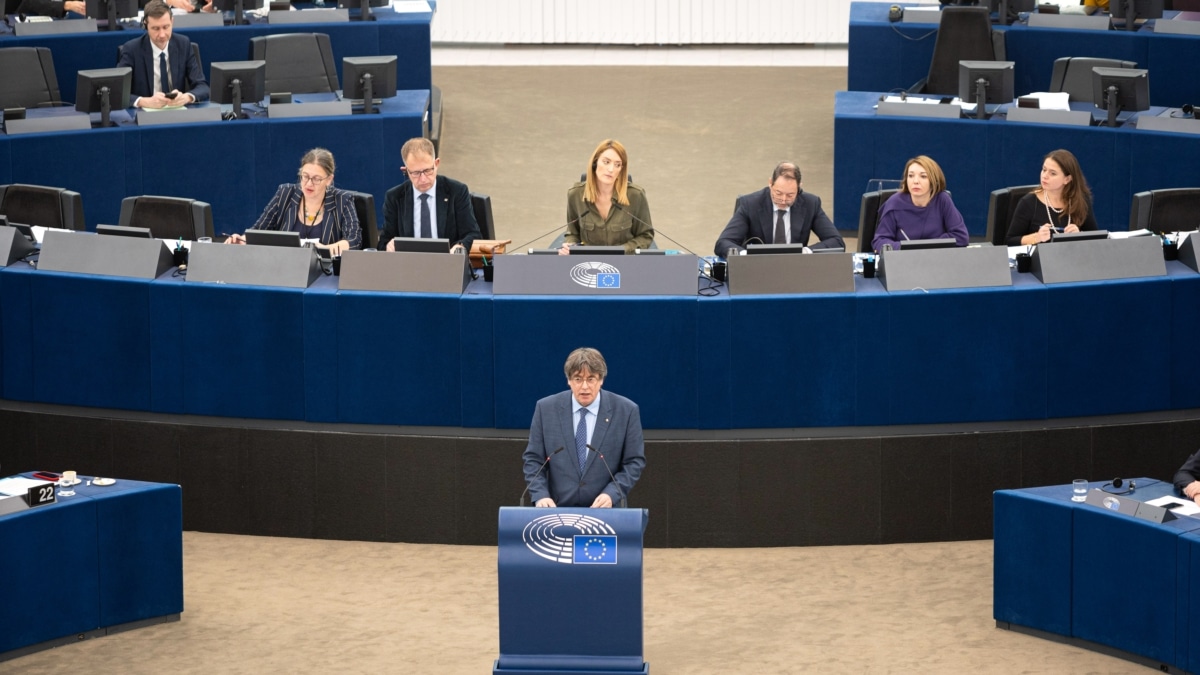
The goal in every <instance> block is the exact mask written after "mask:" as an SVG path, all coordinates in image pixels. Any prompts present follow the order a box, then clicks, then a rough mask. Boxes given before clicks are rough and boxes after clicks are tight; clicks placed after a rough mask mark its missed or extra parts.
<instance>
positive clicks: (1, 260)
mask: <svg viewBox="0 0 1200 675" xmlns="http://www.w3.org/2000/svg"><path fill="white" fill-rule="evenodd" d="M36 249H37V247H36V246H34V245H33V242H31V241H29V240H28V239H26V238H25V235H24V234H23V233H22V232H21V231H20V230H18V229H17V228H15V227H0V267H8V266H9V265H11V264H13V263H14V262H16V261H18V260H20V259H21V258H24V257H25V256H27V255H29V253H30V252H31V251H34V250H36Z"/></svg>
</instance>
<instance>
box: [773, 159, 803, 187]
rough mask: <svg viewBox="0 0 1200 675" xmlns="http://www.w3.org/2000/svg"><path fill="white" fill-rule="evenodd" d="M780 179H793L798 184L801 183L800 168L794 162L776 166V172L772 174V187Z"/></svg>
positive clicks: (781, 163)
mask: <svg viewBox="0 0 1200 675" xmlns="http://www.w3.org/2000/svg"><path fill="white" fill-rule="evenodd" d="M780 178H791V179H792V180H794V181H796V182H797V183H799V182H800V167H799V166H796V164H795V163H793V162H780V163H779V164H776V165H775V171H773V172H772V173H771V185H774V184H775V181H777V180H779V179H780Z"/></svg>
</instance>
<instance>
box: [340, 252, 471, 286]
mask: <svg viewBox="0 0 1200 675" xmlns="http://www.w3.org/2000/svg"><path fill="white" fill-rule="evenodd" d="M469 280H470V272H469V271H468V267H467V256H465V255H462V254H458V253H407V252H403V251H397V252H394V253H391V252H382V251H346V252H345V253H343V254H342V274H341V276H340V277H338V290H339V291H396V292H401V293H451V294H454V295H461V294H462V292H463V289H465V288H466V287H467V283H468V281H469Z"/></svg>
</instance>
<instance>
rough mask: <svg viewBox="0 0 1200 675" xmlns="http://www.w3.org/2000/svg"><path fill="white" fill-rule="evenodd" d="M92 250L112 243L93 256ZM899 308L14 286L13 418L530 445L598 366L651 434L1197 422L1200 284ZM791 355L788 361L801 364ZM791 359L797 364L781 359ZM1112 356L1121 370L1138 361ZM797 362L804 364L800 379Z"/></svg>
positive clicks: (876, 301)
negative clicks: (34, 412) (556, 403)
mask: <svg viewBox="0 0 1200 675" xmlns="http://www.w3.org/2000/svg"><path fill="white" fill-rule="evenodd" d="M79 236H91V235H79ZM1167 268H1168V270H1169V274H1168V275H1167V276H1164V277H1159V278H1152V279H1137V280H1127V281H1110V282H1090V283H1081V284H1060V285H1052V286H1044V285H1042V284H1041V283H1039V282H1038V281H1037V280H1036V278H1034V277H1032V276H1031V275H1028V274H1016V273H1013V275H1012V278H1013V286H1012V287H1000V288H985V289H975V290H937V291H932V292H928V293H927V292H923V291H902V292H894V293H888V292H886V291H884V290H883V288H882V286H881V285H880V283H879V281H878V280H877V279H858V280H857V290H856V291H855V292H853V293H845V294H815V295H793V296H782V295H780V296H762V297H733V298H731V297H729V296H725V295H719V296H715V297H691V298H678V297H655V296H640V297H630V296H624V297H621V296H617V297H609V298H587V297H553V296H525V297H518V296H500V297H495V296H492V295H491V292H490V291H491V289H490V285H489V284H486V283H484V282H482V281H475V282H472V283H471V284H470V285H469V286H468V289H467V292H466V293H465V294H463V295H462V296H458V295H436V294H402V293H374V292H363V291H346V292H339V291H337V278H336V277H321V278H319V279H318V280H317V281H316V282H315V283H314V284H313V286H312V287H310V288H309V289H307V290H301V289H283V288H258V287H248V286H237V285H232V284H230V285H226V284H205V283H197V282H187V281H184V280H182V279H181V278H178V277H174V276H172V274H171V273H166V274H164V275H163V276H162V277H160V278H159V279H157V280H154V281H145V280H125V279H114V278H104V277H89V276H85V275H73V274H59V273H43V272H36V271H33V270H32V269H30V268H29V266H28V265H26V264H24V263H20V264H17V265H13V266H11V267H7V268H3V269H0V309H2V310H3V313H2V314H0V338H2V339H3V344H2V345H0V357H2V359H3V363H2V364H0V366H2V367H0V372H2V373H3V378H2V383H3V391H2V392H0V396H2V397H3V398H7V399H13V400H23V401H36V402H45V403H67V404H73V405H90V406H98V407H109V408H121V409H130V410H149V411H152V412H162V413H181V414H194V415H219V416H235V417H251V418H266V419H289V420H307V421H312V422H345V423H364V424H394V425H415V426H466V427H481V428H504V429H521V428H525V427H527V426H528V424H529V419H530V416H531V415H532V411H533V406H534V403H535V402H536V401H537V400H538V399H539V398H542V397H544V396H548V395H550V394H553V393H555V392H557V391H561V390H562V389H564V388H565V386H566V385H565V382H564V380H565V376H564V375H563V374H562V370H561V364H562V362H563V361H564V360H565V358H566V356H567V354H568V353H569V352H570V351H571V350H573V349H575V348H576V347H579V346H583V345H590V346H594V347H597V348H598V349H600V350H601V351H602V352H603V353H604V355H605V357H606V359H607V360H608V364H609V376H608V378H607V379H606V381H605V387H606V388H608V389H609V390H611V391H614V392H617V393H620V394H623V395H626V396H629V397H630V398H632V399H633V400H634V401H637V402H638V403H639V405H640V406H641V411H642V421H643V424H644V425H645V426H646V427H647V428H651V429H729V428H733V429H745V428H809V427H839V426H874V425H893V424H896V425H899V424H925V423H928V424H939V423H955V422H982V421H1004V420H1027V419H1028V420H1036V419H1051V418H1061V417H1073V416H1089V415H1105V414H1118V413H1129V412H1141V411H1147V410H1172V409H1185V408H1190V407H1195V405H1196V403H1197V401H1198V400H1200V387H1198V386H1197V385H1196V383H1195V381H1194V379H1191V380H1189V379H1188V378H1187V377H1185V376H1184V374H1183V373H1181V372H1175V371H1179V370H1180V369H1177V368H1169V367H1164V366H1163V363H1162V358H1163V357H1162V355H1163V354H1182V353H1188V351H1189V350H1190V349H1191V348H1192V346H1193V344H1194V335H1195V332H1196V331H1195V327H1196V326H1195V324H1196V323H1197V322H1198V321H1200V320H1198V319H1197V318H1196V312H1195V307H1196V306H1197V305H1198V304H1200V275H1197V274H1196V273H1195V272H1193V271H1192V270H1190V269H1188V268H1187V267H1186V266H1184V265H1183V264H1182V263H1178V262H1171V263H1168V265H1167ZM780 350H782V352H780ZM774 353H779V354H780V356H779V358H773V357H771V354H774ZM1112 354H1119V355H1120V357H1119V358H1114V357H1112V356H1111V355H1112ZM780 363H786V364H787V365H786V367H780V366H779V365H778V364H780Z"/></svg>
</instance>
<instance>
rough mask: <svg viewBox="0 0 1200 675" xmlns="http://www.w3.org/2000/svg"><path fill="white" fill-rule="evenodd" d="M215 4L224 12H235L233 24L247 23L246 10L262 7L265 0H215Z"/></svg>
mask: <svg viewBox="0 0 1200 675" xmlns="http://www.w3.org/2000/svg"><path fill="white" fill-rule="evenodd" d="M213 5H215V6H216V8H217V9H219V10H221V11H222V12H233V24H234V25H235V26H241V25H242V24H244V23H246V10H248V9H262V6H263V0H214V2H213Z"/></svg>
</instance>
